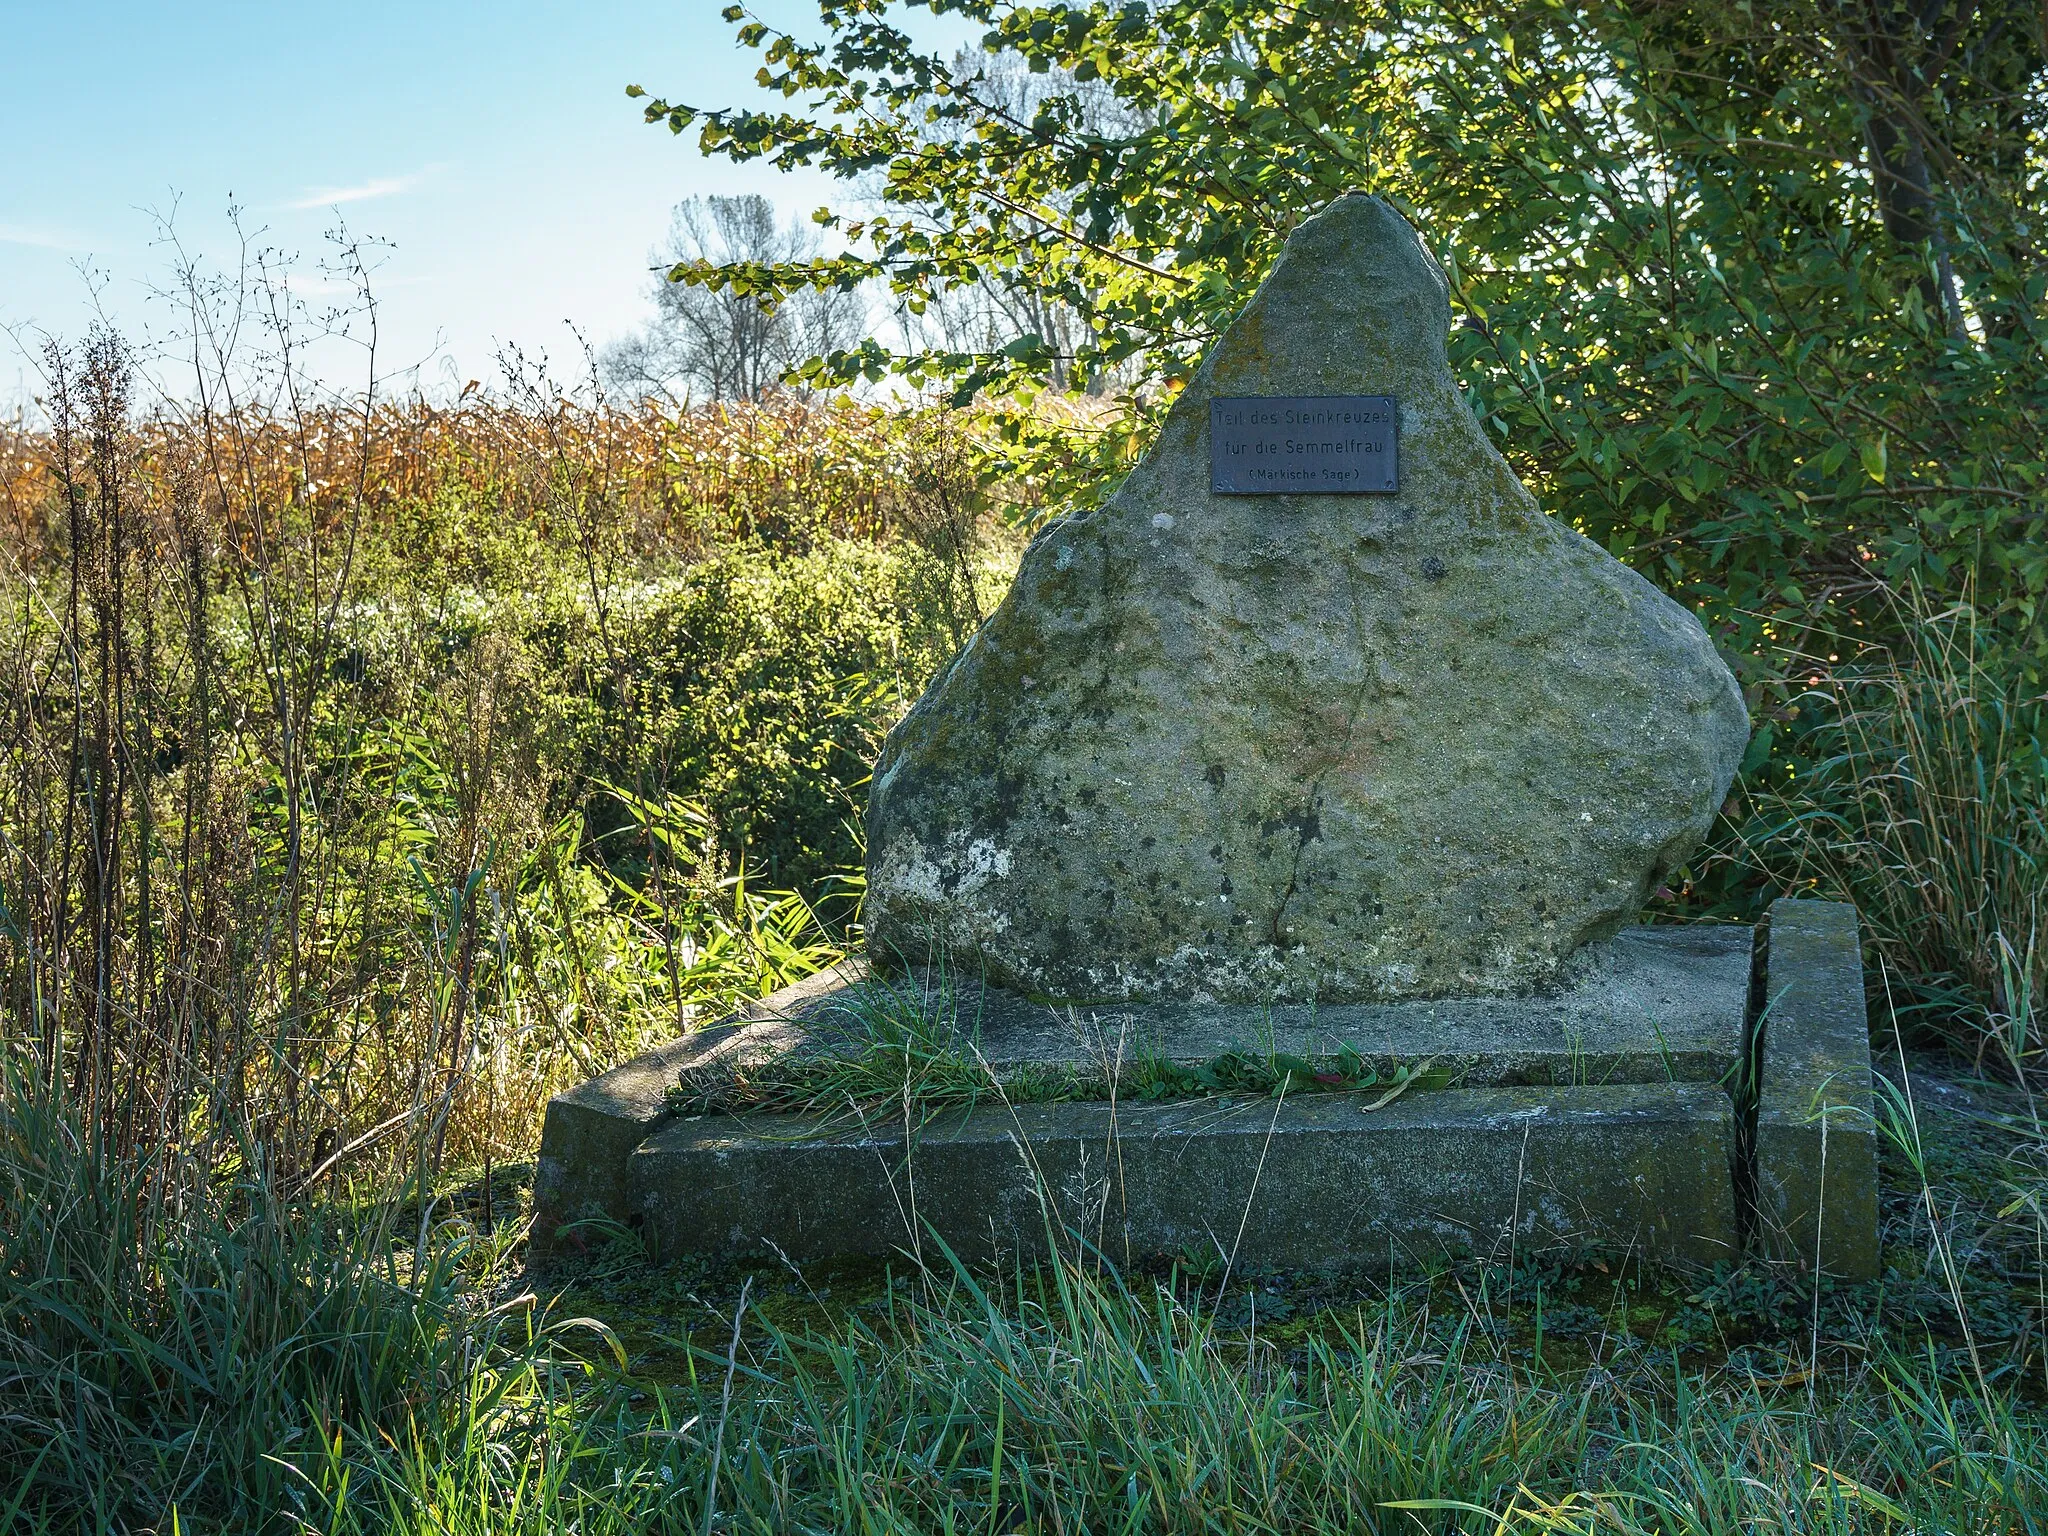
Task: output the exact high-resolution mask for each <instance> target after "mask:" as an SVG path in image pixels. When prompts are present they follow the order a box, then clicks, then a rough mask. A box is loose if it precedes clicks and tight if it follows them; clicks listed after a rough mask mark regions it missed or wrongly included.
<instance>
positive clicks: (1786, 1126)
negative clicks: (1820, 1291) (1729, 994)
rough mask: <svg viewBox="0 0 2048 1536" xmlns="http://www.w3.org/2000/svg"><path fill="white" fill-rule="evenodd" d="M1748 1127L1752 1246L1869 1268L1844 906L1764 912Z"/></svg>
mask: <svg viewBox="0 0 2048 1536" xmlns="http://www.w3.org/2000/svg"><path fill="white" fill-rule="evenodd" d="M1763 1002H1764V1012H1763V1021H1762V1034H1763V1049H1762V1053H1761V1055H1762V1070H1761V1073H1760V1077H1759V1083H1758V1088H1759V1092H1758V1100H1757V1123H1756V1191H1757V1225H1758V1229H1759V1230H1758V1232H1757V1234H1756V1235H1757V1245H1758V1247H1759V1248H1760V1249H1761V1250H1762V1251H1763V1252H1764V1253H1765V1254H1767V1255H1769V1256H1770V1257H1773V1258H1776V1259H1780V1260H1786V1261H1791V1262H1796V1263H1798V1264H1799V1265H1800V1266H1801V1267H1802V1268H1805V1269H1808V1270H1812V1269H1816V1268H1817V1269H1819V1270H1821V1271H1822V1272H1824V1273H1826V1274H1829V1275H1833V1276H1835V1277H1837V1278H1839V1279H1845V1280H1866V1279H1870V1278H1872V1277H1874V1276H1875V1275H1877V1273H1878V1272H1879V1267H1880V1260H1879V1253H1878V1240H1877V1122H1876V1119H1875V1114H1874V1109H1875V1106H1874V1104H1873V1102H1872V1083H1871V1071H1870V1028H1869V1021H1868V1019H1867V1017H1866V1015H1865V1012H1864V1006H1863V958H1862V953H1861V951H1860V949H1859V948H1858V944H1857V933H1856V909H1855V908H1854V907H1852V906H1849V905H1848V904H1846V903H1843V902H1833V901H1805V900H1796V899H1793V898H1789V897H1788V898H1787V899H1785V900H1783V901H1779V902H1777V903H1775V904H1774V905H1773V906H1772V907H1771V913H1770V937H1769V951H1768V960H1767V962H1766V965H1765V977H1764V998H1763Z"/></svg>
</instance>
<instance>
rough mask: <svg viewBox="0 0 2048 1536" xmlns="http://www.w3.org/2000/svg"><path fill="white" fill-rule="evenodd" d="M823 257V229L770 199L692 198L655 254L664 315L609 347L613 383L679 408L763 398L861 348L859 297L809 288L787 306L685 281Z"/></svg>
mask: <svg viewBox="0 0 2048 1536" xmlns="http://www.w3.org/2000/svg"><path fill="white" fill-rule="evenodd" d="M818 254H819V237H818V233H817V231H816V230H814V229H812V228H811V227H809V226H807V225H805V224H804V223H802V222H800V221H797V220H791V221H790V223H789V224H787V225H782V224H779V223H778V222H777V220H776V217H775V205H774V204H773V203H771V202H769V201H768V199H767V198H765V197H761V196H758V195H752V194H749V195H745V196H740V197H692V198H686V199H684V200H683V201H682V202H680V203H678V204H677V205H676V208H675V213H674V216H673V219H672V221H671V223H670V225H669V233H668V238H667V240H666V241H665V242H664V243H663V244H662V245H661V246H660V247H658V248H657V249H656V250H655V251H654V253H653V255H654V260H655V262H656V263H657V264H658V265H659V266H660V267H661V268H662V269H663V274H664V275H663V276H662V277H660V278H658V279H657V280H656V282H655V286H654V300H655V304H656V307H657V313H656V315H655V318H654V319H653V321H651V322H650V323H649V324H648V325H647V326H646V327H645V328H644V329H642V330H641V331H639V332H638V333H637V334H635V335H632V336H628V337H626V338H624V339H623V340H620V341H617V342H614V343H613V344H612V345H611V346H610V347H608V348H606V349H605V352H604V355H603V358H602V368H603V372H604V375H605V381H606V382H607V383H608V384H610V385H611V386H612V387H613V388H615V389H619V390H623V391H626V392H629V393H632V394H638V395H646V396H656V397H661V398H666V399H669V400H673V401H676V402H678V403H680V402H682V401H685V400H691V401H702V400H758V399H760V398H761V396H762V395H763V394H765V393H767V392H768V391H769V390H771V389H774V388H775V387H776V386H777V385H779V384H780V383H781V382H782V380H783V376H784V375H785V374H787V373H788V372H789V371H790V370H791V369H792V368H794V367H796V366H797V365H798V364H799V363H801V362H803V361H804V360H805V359H806V358H810V357H816V356H818V355H820V354H821V353H829V352H833V351H838V350H841V349H843V348H846V347H849V346H852V345H854V344H855V343H856V342H857V341H858V340H859V338H860V336H861V335H862V333H863V332H864V330H865V329H866V321H867V305H866V302H865V300H864V299H863V298H862V296H861V295H860V293H859V292H858V291H857V290H854V289H850V288H847V289H841V288H822V289H818V288H809V289H804V290H802V291H800V292H797V293H791V294H788V295H785V296H783V297H781V298H779V299H778V298H777V297H775V296H773V295H762V294H757V293H753V292H747V291H743V290H742V289H740V288H738V287H735V286H733V285H730V284H727V285H725V286H721V287H711V286H705V285H703V284H702V283H701V282H700V283H695V284H693V283H691V282H688V281H686V280H685V274H697V273H702V272H705V271H710V270H714V269H718V268H722V267H728V266H731V265H733V264H735V263H748V262H760V263H788V262H801V261H809V260H812V259H814V258H815V257H816V256H817V255H818Z"/></svg>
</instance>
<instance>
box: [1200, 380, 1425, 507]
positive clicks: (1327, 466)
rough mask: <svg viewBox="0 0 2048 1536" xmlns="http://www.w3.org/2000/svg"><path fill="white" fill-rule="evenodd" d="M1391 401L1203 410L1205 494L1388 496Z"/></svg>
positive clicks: (1252, 402) (1262, 401)
mask: <svg viewBox="0 0 2048 1536" xmlns="http://www.w3.org/2000/svg"><path fill="white" fill-rule="evenodd" d="M1398 420H1399V416H1398V413H1397V410H1396V407H1395V404H1394V399H1393V397H1392V396H1391V395H1322V396H1313V395H1309V396H1300V395H1292V396H1291V395H1278V396H1264V397H1257V398H1238V399H1231V400H1211V401H1210V402H1209V488H1210V489H1211V490H1212V491H1214V492H1215V493H1216V494H1217V495H1219V496H1270V495H1276V494H1283V493H1286V492H1290V491H1291V492H1296V493H1301V492H1311V493H1317V494H1321V495H1330V494H1333V493H1334V494H1337V495H1361V494H1370V495H1380V496H1386V495H1391V494H1393V493H1394V492H1395V491H1398V490H1399V489H1400V483H1401V482H1400V470H1399V465H1398V456H1397V455H1396V453H1395V442H1394V426H1395V423H1396V422H1397V421H1398Z"/></svg>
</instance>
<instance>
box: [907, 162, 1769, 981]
mask: <svg viewBox="0 0 2048 1536" xmlns="http://www.w3.org/2000/svg"><path fill="white" fill-rule="evenodd" d="M1449 326H1450V307H1449V302H1448V289H1447V285H1446V283H1445V280H1444V276H1443V273H1442V271H1441V270H1440V269H1439V268H1438V266H1437V264H1436V262H1435V261H1434V260H1433V259H1432V258H1431V257H1430V255H1429V253H1428V252H1427V251H1426V250H1425V249H1424V248H1423V245H1422V243H1421V241H1420V240H1419V239H1418V238H1417V237H1416V234H1415V231H1414V230H1413V229H1411V228H1410V227H1409V226H1408V224H1407V222H1406V221H1405V220H1403V219H1402V218H1401V216H1400V215H1399V214H1397V213H1396V212H1394V211H1393V210H1392V209H1391V208H1389V207H1388V206H1387V205H1386V204H1385V203H1383V202H1381V201H1379V200H1378V199H1377V198H1372V197H1366V196H1360V195H1355V194H1354V195H1352V196H1349V197H1345V198H1341V199H1339V200H1338V201H1337V202H1335V203H1333V204H1332V205H1331V206H1330V207H1328V208H1326V209H1325V210H1324V211H1323V212H1321V213H1320V214H1318V215H1316V216H1315V217H1314V218H1312V219H1309V220H1308V221H1306V222H1305V223H1303V224H1302V225H1301V226H1300V227H1299V228H1297V229H1296V230H1295V232H1294V234H1293V235H1292V237H1291V238H1290V239H1289V240H1288V243H1287V247H1286V249H1285V250H1284V251H1283V252H1282V253H1281V256H1280V260H1279V261H1278V263H1277V264H1276V265H1275V266H1274V268H1273V272H1272V275H1271V276H1269V277H1268V278H1267V279H1266V282H1265V284H1264V286H1263V287H1261V288H1260V289H1259V291H1258V293H1257V294H1256V295H1255V296H1254V297H1253V299H1252V301H1251V303H1250V304H1249V305H1248V306H1246V308H1245V310H1244V312H1243V313H1242V314H1240V315H1239V316H1238V318H1237V320H1236V321H1235V322H1234V323H1233V324H1232V325H1231V327H1230V329H1229V330H1228V331H1227V332H1226V333H1225V334H1224V336H1223V338H1222V339H1221V340H1220V341H1219V342H1218V343H1217V344H1216V346H1215V347H1214V349H1213V350H1212V351H1211V352H1210V354H1209V356H1208V358H1207V359H1206V361H1205V362H1204V363H1203V365H1202V368H1201V371H1200V372H1199V373H1198V374H1197V375H1196V377H1195V379H1194V381H1193V383H1192V384H1190V385H1189V386H1188V388H1187V389H1186V390H1184V391H1183V392H1182V394H1181V396H1180V398H1179V400H1178V401H1176V402H1175V404H1174V407H1173V409H1172V411H1171V412H1170V413H1169V415H1168V417H1167V420H1166V423H1165V426H1164V427H1163V429H1162V430H1161V432H1160V436H1159V440H1158V442H1157V443H1156V444H1155V445H1154V447H1153V448H1152V451H1151V452H1150V454H1148V455H1147V456H1146V458H1145V460H1144V462H1143V463H1141V464H1140V465H1139V466H1138V467H1137V469H1136V470H1134V471H1133V472H1132V474H1131V475H1130V477H1129V478H1128V479H1127V480H1126V481H1125V482H1124V485H1123V487H1122V488H1121V489H1120V490H1119V491H1118V492H1117V494H1116V495H1115V496H1114V497H1112V498H1111V499H1110V500H1109V501H1108V502H1107V503H1106V504H1105V505H1103V506H1102V507H1100V508H1098V509H1096V510H1094V511H1089V512H1082V513H1076V514H1074V515H1072V516H1069V517H1064V518H1061V519H1059V520H1057V521H1055V522H1053V523H1052V524H1050V525H1049V526H1048V527H1047V528H1046V529H1045V530H1044V531H1043V532H1042V533H1041V534H1040V535H1039V536H1038V537H1037V538H1036V539H1034V540H1033V541H1032V544H1031V547H1030V548H1029V550H1028V551H1027V552H1026V553H1025V556H1024V559H1023V563H1022V565H1021V567H1020V569H1019V571H1018V574H1017V580H1016V584H1015V586H1014V587H1013V588H1012V589H1011V591H1010V593H1009V596H1008V597H1007V598H1006V599H1005V600H1004V601H1003V603H1002V605H1001V607H1000V608H998V610H997V611H996V613H995V615H994V616H993V617H992V618H991V619H990V620H989V621H988V623H987V624H985V625H984V626H983V627H982V629H981V630H980V632H979V633H977V634H976V635H975V636H974V637H973V638H972V639H971V640H970V641H969V642H968V643H967V646H966V647H965V648H964V649H963V650H962V651H961V652H960V654H959V655H958V656H956V657H955V658H954V659H953V661H952V662H951V663H950V664H949V665H948V666H947V667H946V669H945V670H944V671H943V672H941V673H940V675H939V677H938V678H937V680H936V681H934V682H933V684H932V686H931V688H930V689H929V690H928V691H927V692H926V693H925V695H924V697H923V698H921V699H920V700H919V701H918V702H917V704H916V706H915V707H914V708H913V709H912V710H911V711H910V713H909V714H908V715H907V716H906V717H905V718H904V719H903V721H902V722H901V724H899V725H898V726H897V727H896V729H895V730H894V731H892V732H891V733H890V735H889V739H888V742H887V744H886V745H885V746H884V748H883V750H882V756H881V761H880V763H879V764H878V765H877V767H876V770H875V777H874V785H873V790H872V796H871V799H870V803H869V807H868V826H867V833H868V893H867V922H868V934H869V948H870V953H871V954H872V955H874V956H875V957H876V958H877V959H878V960H880V961H882V962H884V963H888V962H890V961H892V960H900V961H903V962H908V963H912V964H925V963H929V962H931V961H945V962H947V963H950V964H952V965H953V966H955V967H959V968H964V969H971V970H974V971H977V972H979V973H981V974H983V975H985V976H986V977H987V978H988V979H989V980H991V981H994V982H996V983H997V984H999V985H1002V986H1006V987H1011V988H1014V989H1016V990H1018V991H1021V992H1025V993H1027V994H1032V995H1036V996H1042V997H1052V998H1069V999H1075V1000H1080V999H1091V998H1094V999H1106V998H1138V997H1148V996H1151V997H1185V998H1191V999H1206V1000H1214V1001H1258V1000H1261V999H1275V1000H1312V999H1321V1000H1326V1001H1360V1000H1368V999H1383V998H1399V997H1417V996H1455V995H1459V994H1478V993H1498V992H1510V991H1519V990H1524V989H1529V988H1534V987H1538V986H1541V985H1542V984H1544V983H1545V982H1546V981H1547V980H1549V979H1550V978H1552V977H1553V976H1555V975H1556V973H1557V972H1558V971H1559V968H1560V966H1561V965H1563V964H1564V963H1565V962H1566V961H1567V959H1568V957H1569V956H1570V955H1571V954H1572V953H1573V951H1575V950H1577V949H1579V948H1580V947H1581V946H1582V945H1584V944H1586V943H1587V942H1588V941H1590V940H1594V939H1598V938H1601V937H1603V936H1605V935H1607V934H1610V933H1612V932H1613V931H1614V930H1615V929H1616V928H1618V927H1620V926H1621V925H1622V924H1624V923H1626V922H1628V921H1630V920H1631V919H1633V918H1634V917H1635V915H1636V914H1637V912H1638V911H1639V909H1640V908H1641V906H1642V904H1643V901H1644V899H1645V897H1646V896H1647V894H1648V892H1649V891H1650V890H1651V889H1653V888H1654V886H1655V885H1656V883H1657V882H1658V881H1659V880H1660V879H1661V878H1662V877H1663V876H1664V875H1665V873H1666V872H1667V871H1669V870H1671V869H1672V868H1673V867H1674V866H1676V865H1677V864H1679V863H1680V862H1681V861H1682V860H1683V859H1684V858H1685V857H1686V855H1687V853H1688V852H1689V851H1690V850H1691V849H1692V848H1693V847H1694V845H1695V844H1696V843H1697V842H1698V840H1699V838H1700V836H1701V835H1702V834H1703V833H1704V832H1705V831H1706V829H1707V825H1708V823H1709V822H1710V821H1711V819H1712V818H1713V815H1714V812H1715V810H1716V808H1717V807H1718V806H1719V805H1720V804H1721V801H1722V799H1723V797H1724V796H1725V795H1726V794H1727V792H1728V786H1729V783H1730V781H1731V779H1732V778H1733V776H1734V774H1735V769H1736V765H1737V762H1738V761H1739V760H1740V758H1741V755H1742V752H1743V748H1744V744H1745V743H1746V742H1747V740H1748V736H1749V722H1748V717H1747V714H1746V713H1745V711H1744V709H1743V704H1742V697H1741V693H1740V691H1739V690H1738V689H1737V687H1736V684H1735V680H1734V679H1733V678H1732V677H1731V676H1730V675H1729V672H1728V669H1727V667H1726V666H1724V665H1723V664H1722V662H1721V660H1720V658H1719V657H1718V656H1717V655H1716V654H1715V652H1714V648H1713V646H1712V644H1711V643H1710V642H1709V641H1708V639H1707V636H1706V634H1705V632H1704V631H1703V630H1702V629H1701V627H1700V625H1699V623H1698V621H1697V620H1696V619H1694V618H1693V616H1692V615H1691V614H1689V613H1688V612H1686V611H1685V610H1684V609H1683V608H1681V607H1679V606H1678V604H1676V603H1674V602H1673V601H1672V600H1671V599H1670V598H1668V597H1666V596H1665V595H1664V594H1663V593H1661V592H1659V591H1658V590H1657V589H1656V588H1655V587H1653V586H1651V585H1650V583H1649V582H1647V581H1645V580H1644V579H1643V578H1642V577H1641V576H1638V575H1637V574H1636V573H1635V572H1633V571H1631V570H1629V569H1628V568H1627V567H1626V566H1623V565H1622V564H1621V563H1620V562H1618V561H1616V560H1614V559H1613V558H1611V557H1610V556H1609V555H1607V554H1606V553H1605V552H1604V551H1602V550H1601V549H1599V548H1598V547H1597V546H1595V545H1594V544H1592V543H1591V542H1589V541H1588V540H1586V539H1585V538H1583V537H1581V536H1580V535H1579V534H1577V533H1574V532H1573V531H1572V530H1570V529H1569V528H1566V527H1564V526H1562V525H1561V524H1559V523H1556V522H1553V521H1552V520H1551V519H1550V518H1548V517H1546V516H1544V514H1543V513H1542V512H1541V511H1540V510H1538V508H1537V506H1536V503H1535V500H1534V499H1533V498H1532V497H1531V496H1530V494H1529V492H1528V491H1527V490H1526V489H1524V488H1523V486H1522V484H1521V483H1520V481H1518V480H1517V479H1516V478H1515V476H1514V473H1513V472H1512V471H1511V470H1510V469H1509V468H1508V466H1507V464H1506V462H1505V461H1504V460H1503V459H1502V458H1501V456H1500V455H1499V453H1497V452H1496V451H1495V450H1494V448H1493V445H1492V444H1491V443H1489V442H1488V441H1487V439H1486V436H1485V433H1484V432H1483V431H1482V429H1481V428H1480V426H1479V424H1478V423H1477V422H1476V421H1475V420H1474V419H1473V417H1472V413H1471V412H1470V410H1469V409H1468V408H1467V407H1466V404H1465V402H1464V400H1463V398H1462V397H1461V396H1460V393H1459V390H1458V387H1457V385H1456V383H1455V382H1454V381H1453V379H1452V377H1451V372H1450V368H1449V365H1448V362H1447V361H1446V357H1445V350H1444V343H1445V336H1446V334H1447V332H1448V330H1449ZM1259 395H1271V396H1285V395H1315V396H1325V395H1391V396H1393V397H1395V398H1396V399H1397V401H1398V403H1399V426H1398V433H1399V437H1398V449H1399V461H1400V489H1399V492H1398V494H1396V495H1393V496H1360V495H1321V494H1287V495H1259V496H1222V495H1215V494H1212V493H1211V490H1210V485H1211V478H1210V460H1209V401H1210V399H1211V397H1212V396H1214V397H1219V398H1223V397H1237V396H1259Z"/></svg>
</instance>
